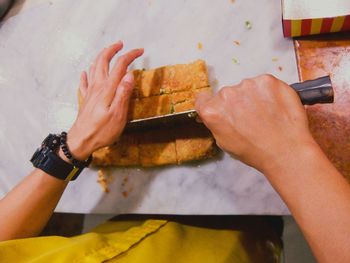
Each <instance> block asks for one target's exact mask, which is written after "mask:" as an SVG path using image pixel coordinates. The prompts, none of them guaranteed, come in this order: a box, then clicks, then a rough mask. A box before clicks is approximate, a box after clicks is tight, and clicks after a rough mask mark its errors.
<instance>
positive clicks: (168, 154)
mask: <svg viewBox="0 0 350 263" xmlns="http://www.w3.org/2000/svg"><path fill="white" fill-rule="evenodd" d="M139 138H140V139H139V151H140V164H141V165H142V166H144V167H150V166H160V165H165V164H175V163H176V149H175V136H174V134H173V133H169V130H167V129H160V130H150V131H147V132H145V133H143V134H139Z"/></svg>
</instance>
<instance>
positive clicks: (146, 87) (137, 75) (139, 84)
mask: <svg viewBox="0 0 350 263" xmlns="http://www.w3.org/2000/svg"><path fill="white" fill-rule="evenodd" d="M164 70H165V67H160V68H157V69H152V70H134V79H135V87H134V90H135V93H134V97H136V98H145V97H150V96H156V95H161V86H162V84H163V78H164Z"/></svg>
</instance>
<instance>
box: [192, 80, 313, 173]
mask: <svg viewBox="0 0 350 263" xmlns="http://www.w3.org/2000/svg"><path fill="white" fill-rule="evenodd" d="M196 110H197V112H198V113H199V116H200V118H201V119H202V121H203V122H204V124H205V125H206V126H207V127H208V128H209V129H210V130H211V132H212V133H213V135H214V137H215V139H216V142H217V144H218V146H219V147H220V148H222V149H223V150H224V151H227V152H229V153H230V154H232V155H234V156H236V157H237V158H238V159H240V160H241V161H243V162H245V163H246V164H248V165H250V166H253V167H255V168H256V169H258V170H260V171H262V172H266V171H267V170H268V169H272V168H273V167H274V166H276V165H277V164H280V163H283V162H288V160H289V157H288V156H289V155H290V154H297V153H298V151H299V150H301V149H305V148H304V147H305V146H315V145H316V143H315V141H314V139H313V138H312V136H311V134H310V131H309V128H308V120H307V116H306V113H305V109H304V107H303V105H302V104H301V102H300V99H299V97H298V95H297V93H296V92H295V91H294V90H293V89H292V88H291V87H289V86H288V85H287V84H285V83H284V82H282V81H280V80H278V79H276V78H275V77H273V76H271V75H262V76H259V77H256V78H252V79H247V80H243V81H242V82H241V83H240V84H238V85H235V86H230V87H224V88H223V89H221V90H220V91H219V93H218V94H217V95H215V96H211V95H209V94H206V93H202V94H199V96H198V97H197V100H196Z"/></svg>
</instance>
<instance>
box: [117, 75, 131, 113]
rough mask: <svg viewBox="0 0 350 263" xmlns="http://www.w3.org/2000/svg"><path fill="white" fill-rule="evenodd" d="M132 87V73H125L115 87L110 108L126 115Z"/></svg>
mask: <svg viewBox="0 0 350 263" xmlns="http://www.w3.org/2000/svg"><path fill="white" fill-rule="evenodd" d="M133 89H134V74H133V73H132V72H129V73H127V74H126V75H125V76H124V77H123V78H122V80H121V81H120V83H119V85H118V88H117V89H116V92H115V96H114V99H113V101H112V104H111V110H113V111H116V112H118V114H123V116H126V115H127V113H128V108H129V101H130V98H131V95H132V93H133Z"/></svg>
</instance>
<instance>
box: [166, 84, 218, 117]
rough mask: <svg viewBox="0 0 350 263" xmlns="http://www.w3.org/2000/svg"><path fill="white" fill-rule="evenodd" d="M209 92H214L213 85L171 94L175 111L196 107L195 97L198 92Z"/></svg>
mask: <svg viewBox="0 0 350 263" xmlns="http://www.w3.org/2000/svg"><path fill="white" fill-rule="evenodd" d="M200 92H209V93H212V88H211V87H204V88H199V89H195V90H189V91H181V92H176V93H172V94H171V101H172V104H173V105H174V112H182V111H186V110H191V109H194V105H195V99H196V96H197V94H198V93H200Z"/></svg>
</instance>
